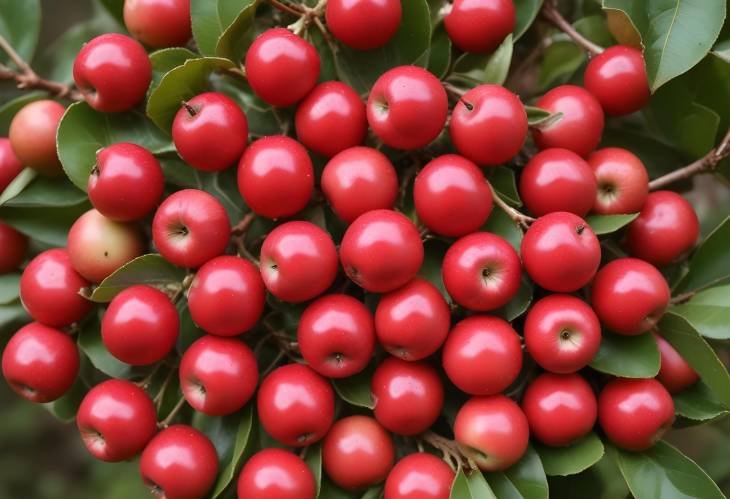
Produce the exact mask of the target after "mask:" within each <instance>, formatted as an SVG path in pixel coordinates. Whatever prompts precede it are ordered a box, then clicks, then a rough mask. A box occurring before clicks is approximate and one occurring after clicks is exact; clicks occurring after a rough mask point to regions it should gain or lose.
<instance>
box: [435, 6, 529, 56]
mask: <svg viewBox="0 0 730 499" xmlns="http://www.w3.org/2000/svg"><path fill="white" fill-rule="evenodd" d="M515 22H516V12H515V5H514V2H513V1H512V0H454V4H453V6H452V7H451V11H450V12H449V13H448V14H447V15H446V17H445V18H444V26H445V27H446V32H447V33H448V35H449V38H450V39H451V41H452V42H454V45H456V46H457V47H459V49H461V50H463V51H464V52H491V51H492V50H494V49H496V48H497V47H498V46H499V44H500V43H502V40H504V38H505V37H506V36H507V35H509V34H510V33H512V30H513V29H514V28H515Z"/></svg>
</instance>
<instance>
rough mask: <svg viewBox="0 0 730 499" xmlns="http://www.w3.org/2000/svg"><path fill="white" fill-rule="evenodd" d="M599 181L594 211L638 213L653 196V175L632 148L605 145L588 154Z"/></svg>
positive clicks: (607, 213) (603, 213) (616, 213)
mask: <svg viewBox="0 0 730 499" xmlns="http://www.w3.org/2000/svg"><path fill="white" fill-rule="evenodd" d="M588 165H589V166H590V167H591V169H593V174H594V175H595V176H596V181H597V182H598V192H597V195H596V202H595V203H594V205H593V212H594V213H598V214H600V215H618V214H625V213H636V212H638V211H640V210H641V208H642V207H643V206H644V202H645V201H646V197H647V196H648V195H649V174H648V173H647V172H646V168H645V167H644V163H642V162H641V160H640V159H639V158H638V157H637V156H636V155H635V154H633V153H632V152H631V151H628V150H626V149H622V148H620V147H605V148H603V149H598V150H597V151H595V152H593V154H591V155H590V156H588Z"/></svg>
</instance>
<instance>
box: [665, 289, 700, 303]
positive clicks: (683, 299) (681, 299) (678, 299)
mask: <svg viewBox="0 0 730 499" xmlns="http://www.w3.org/2000/svg"><path fill="white" fill-rule="evenodd" d="M695 294H697V291H688V292H687V293H682V294H681V295H677V296H675V297H673V298H672V299H671V300H669V303H670V305H681V304H683V303H687V302H688V301H690V300H691V299H692V298H694V296H695Z"/></svg>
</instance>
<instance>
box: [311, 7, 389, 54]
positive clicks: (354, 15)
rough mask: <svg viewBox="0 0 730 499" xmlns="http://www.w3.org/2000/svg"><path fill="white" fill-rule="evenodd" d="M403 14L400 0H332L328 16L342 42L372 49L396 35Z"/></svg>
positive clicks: (329, 25)
mask: <svg viewBox="0 0 730 499" xmlns="http://www.w3.org/2000/svg"><path fill="white" fill-rule="evenodd" d="M402 13H403V12H402V8H401V2H400V0H330V1H328V2H327V9H326V10H325V18H326V20H327V27H328V28H329V30H330V31H331V32H332V36H334V37H335V38H337V39H338V40H339V41H341V42H342V43H344V44H345V45H347V46H348V47H352V48H354V49H358V50H372V49H376V48H378V47H382V46H383V45H385V44H386V43H388V41H389V40H390V39H391V38H393V35H395V33H396V31H398V27H399V26H400V20H401V15H402ZM374 26H377V29H373V27H374Z"/></svg>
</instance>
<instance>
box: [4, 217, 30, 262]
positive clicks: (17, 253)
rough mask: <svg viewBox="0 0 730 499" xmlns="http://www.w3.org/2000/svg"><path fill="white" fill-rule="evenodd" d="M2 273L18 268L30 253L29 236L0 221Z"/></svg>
mask: <svg viewBox="0 0 730 499" xmlns="http://www.w3.org/2000/svg"><path fill="white" fill-rule="evenodd" d="M0 248H2V253H0V274H7V273H8V272H12V271H13V270H15V269H17V268H18V267H19V266H20V264H21V263H23V261H24V260H25V256H26V254H27V253H28V238H27V237H26V236H25V235H23V234H21V233H20V232H18V231H17V230H15V229H14V228H12V227H11V226H9V225H8V224H6V223H4V222H3V221H0Z"/></svg>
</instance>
